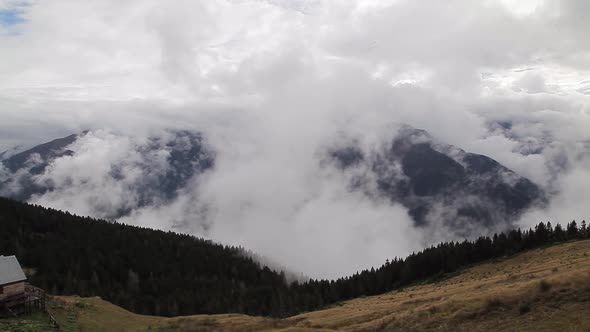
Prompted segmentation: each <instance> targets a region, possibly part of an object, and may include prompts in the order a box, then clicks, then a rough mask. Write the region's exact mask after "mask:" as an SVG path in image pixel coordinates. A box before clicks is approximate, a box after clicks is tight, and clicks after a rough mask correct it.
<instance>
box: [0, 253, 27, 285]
mask: <svg viewBox="0 0 590 332" xmlns="http://www.w3.org/2000/svg"><path fill="white" fill-rule="evenodd" d="M23 280H27V277H26V276H25V273H24V272H23V269H22V268H21V267H20V264H19V263H18V260H17V259H16V257H15V256H0V285H5V284H10V283H13V282H18V281H23Z"/></svg>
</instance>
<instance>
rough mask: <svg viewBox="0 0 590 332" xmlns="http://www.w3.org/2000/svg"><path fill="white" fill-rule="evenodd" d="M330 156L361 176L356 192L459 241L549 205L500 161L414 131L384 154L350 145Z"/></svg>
mask: <svg viewBox="0 0 590 332" xmlns="http://www.w3.org/2000/svg"><path fill="white" fill-rule="evenodd" d="M330 156H331V158H332V159H333V160H334V161H335V163H336V165H337V166H338V168H340V169H342V170H353V171H354V170H355V169H356V170H361V172H356V173H354V172H353V174H355V176H354V177H353V180H352V183H351V186H352V188H353V189H356V190H366V189H367V187H371V188H372V187H376V188H377V191H378V195H380V196H384V197H387V198H388V199H390V200H391V201H392V202H396V203H400V204H402V205H403V206H405V207H406V208H407V209H408V210H409V213H410V215H411V217H412V218H413V219H414V221H415V223H416V224H417V225H418V226H426V225H428V224H432V223H442V224H444V225H445V226H447V227H448V228H449V229H450V230H453V231H457V232H458V233H459V234H460V235H467V234H469V233H471V232H472V231H473V230H474V229H476V230H477V229H478V228H488V229H490V228H491V229H493V228H502V227H506V226H510V225H511V223H512V222H513V221H514V220H516V219H517V218H518V217H519V216H520V215H521V214H522V213H523V212H524V211H526V209H527V208H529V207H531V206H533V205H535V204H543V203H544V201H545V195H544V193H543V191H542V189H541V188H539V187H538V186H537V185H535V184H534V183H533V182H531V181H530V180H528V179H526V178H525V177H522V176H520V175H518V174H516V173H515V172H513V171H512V170H510V169H508V168H507V167H505V166H503V165H501V164H500V163H498V162H497V161H495V160H493V159H491V158H489V157H487V156H484V155H479V154H474V153H468V152H465V151H463V150H461V149H459V148H457V147H455V146H452V145H448V144H444V143H441V142H437V141H436V140H435V139H433V138H432V136H430V135H429V134H428V133H427V132H426V131H424V130H419V129H415V128H412V127H409V126H403V127H402V128H401V129H400V130H399V132H398V133H397V135H396V136H395V137H394V138H393V140H392V141H391V142H390V143H389V144H386V145H385V147H384V148H382V149H380V150H375V151H371V152H369V153H367V152H364V151H362V150H361V148H360V147H358V146H355V145H349V146H345V147H341V148H338V149H333V150H332V151H330Z"/></svg>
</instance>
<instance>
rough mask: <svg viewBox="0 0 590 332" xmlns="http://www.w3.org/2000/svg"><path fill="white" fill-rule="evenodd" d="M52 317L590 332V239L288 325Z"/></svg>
mask: <svg viewBox="0 0 590 332" xmlns="http://www.w3.org/2000/svg"><path fill="white" fill-rule="evenodd" d="M51 311H52V313H53V314H54V315H55V316H56V318H57V319H58V321H60V323H61V324H62V331H89V332H92V331H159V332H172V331H178V332H189V331H190V332H197V331H236V332H238V331H239V332H242V331H316V332H318V331H495V332H500V331H536V332H541V331H560V332H565V331H590V241H577V242H569V243H565V244H561V245H556V246H552V247H548V248H543V249H535V250H532V251H529V252H525V253H522V254H519V255H517V256H513V257H510V258H505V259H501V260H497V261H493V262H488V263H484V264H481V265H477V266H474V267H471V268H468V269H465V270H464V271H462V272H461V273H458V274H456V275H454V276H449V277H448V278H447V279H445V280H442V281H438V282H436V283H426V284H421V285H415V286H412V287H407V288H404V289H401V290H398V291H394V292H391V293H387V294H383V295H379V296H371V297H364V298H359V299H355V300H351V301H346V302H343V303H339V304H336V305H333V306H331V307H329V308H326V309H323V310H318V311H314V312H309V313H304V314H301V315H297V316H293V317H289V318H286V319H270V318H263V317H250V316H246V315H238V314H230V315H196V316H186V317H175V318H164V317H153V316H142V315H136V314H133V313H130V312H128V311H126V310H124V309H122V308H119V307H117V306H114V305H112V304H110V303H108V302H106V301H103V300H101V299H100V298H77V297H55V298H54V299H53V300H52V302H51Z"/></svg>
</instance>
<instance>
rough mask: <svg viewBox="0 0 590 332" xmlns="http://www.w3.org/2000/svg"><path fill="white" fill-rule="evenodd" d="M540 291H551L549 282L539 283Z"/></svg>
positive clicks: (542, 281)
mask: <svg viewBox="0 0 590 332" xmlns="http://www.w3.org/2000/svg"><path fill="white" fill-rule="evenodd" d="M539 289H540V290H541V292H547V291H549V290H550V289H551V284H550V283H549V282H548V281H547V280H541V282H539Z"/></svg>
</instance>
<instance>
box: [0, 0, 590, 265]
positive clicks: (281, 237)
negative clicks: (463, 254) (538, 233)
mask: <svg viewBox="0 0 590 332" xmlns="http://www.w3.org/2000/svg"><path fill="white" fill-rule="evenodd" d="M588 13H590V3H589V2H587V1H585V0H561V1H543V0H526V1H525V0H501V1H491V0H482V1H471V0H462V1H460V0H450V1H444V2H443V1H425V0H412V1H410V0H383V1H378V0H362V1H348V0H342V1H322V0H210V1H174V2H161V1H151V0H142V1H139V0H130V1H125V2H121V1H110V0H100V1H98V0H96V1H94V0H86V1H73V0H71V1H68V0H54V1H11V0H0V119H1V121H0V151H2V150H6V149H10V148H12V147H14V146H20V147H21V148H22V147H30V146H33V145H35V144H38V143H41V142H44V141H47V140H50V139H54V138H57V137H62V136H66V135H69V134H71V133H79V132H81V131H83V130H90V131H91V135H89V136H88V137H86V138H85V139H84V140H83V141H80V142H77V143H76V144H77V145H76V146H75V147H74V148H75V149H76V152H77V153H78V155H77V157H75V158H70V159H67V160H63V161H62V162H61V163H59V164H58V165H56V166H55V167H53V168H51V169H50V171H49V172H48V173H47V174H45V175H44V177H45V178H44V179H45V180H46V181H53V183H58V184H59V183H62V184H63V186H64V188H63V190H60V191H58V192H57V193H54V194H52V195H46V196H42V197H36V198H35V202H39V203H42V204H45V205H49V206H54V207H58V208H63V209H68V210H72V211H74V212H77V213H81V214H95V213H97V208H96V204H94V203H95V202H101V204H104V205H108V206H125V204H128V201H126V199H128V195H127V194H126V191H125V190H126V189H125V185H124V184H122V183H115V182H113V181H112V179H108V178H107V177H106V176H105V174H107V173H108V170H109V165H112V164H113V163H115V162H117V161H121V160H125V161H130V162H128V163H127V164H126V165H129V173H128V174H130V175H129V178H138V177H140V176H141V174H142V173H137V172H138V171H137V168H134V167H135V166H136V165H138V164H141V165H144V164H145V161H143V160H141V157H140V156H138V155H137V154H136V153H135V152H134V151H136V150H137V147H141V146H143V145H144V144H146V143H145V137H148V136H153V135H164V134H163V133H164V132H165V131H166V130H169V129H188V130H195V131H199V132H202V133H203V134H204V135H205V136H206V137H207V142H208V144H210V146H211V149H212V150H214V151H216V166H215V169H214V170H213V171H212V172H210V173H209V174H207V176H205V177H202V178H200V179H199V180H198V181H197V180H195V183H194V184H191V185H190V186H189V188H188V189H187V190H186V192H185V193H183V195H181V196H180V197H179V198H178V199H177V200H176V201H174V202H172V203H171V204H168V205H165V206H157V207H152V208H145V209H140V210H136V211H135V212H134V214H133V215H131V216H129V217H127V218H126V219H125V220H124V221H125V222H128V223H132V224H141V225H146V226H150V227H156V228H162V229H170V228H174V227H178V225H182V227H183V230H184V231H187V232H191V233H192V234H195V235H199V236H206V237H209V238H213V239H215V240H218V241H221V242H223V243H232V244H241V245H244V246H245V247H246V248H249V249H252V250H254V251H256V252H258V253H260V254H261V255H264V256H268V257H269V258H270V259H272V260H276V261H279V262H280V263H281V264H284V265H286V266H288V267H290V268H292V269H293V270H296V271H301V272H303V273H305V274H307V275H310V276H321V277H335V276H340V275H343V274H349V273H353V272H355V271H356V270H358V269H361V268H366V267H369V266H372V265H379V264H381V263H382V262H383V261H384V260H385V259H386V258H391V257H393V256H404V255H406V254H408V253H411V252H412V251H414V250H419V249H420V248H421V247H423V246H424V245H425V243H426V242H425V240H424V238H423V235H422V234H420V232H419V231H418V230H416V229H415V228H413V227H412V222H411V220H410V218H409V217H408V215H407V211H406V210H405V209H404V208H403V207H401V206H398V205H392V204H390V203H388V202H382V201H378V200H371V199H368V198H367V197H365V196H362V195H358V193H353V192H350V191H349V190H347V187H346V181H343V180H342V179H341V178H340V177H342V176H346V175H338V174H335V173H334V172H327V171H326V170H325V169H323V168H322V167H319V166H318V165H319V164H321V162H320V161H321V158H322V157H321V152H322V151H325V150H326V149H327V148H329V147H330V146H334V145H337V144H338V142H339V140H341V139H342V137H346V138H351V137H352V138H355V139H360V140H361V141H362V142H363V144H365V146H374V145H376V144H379V143H380V142H383V141H384V140H387V139H391V137H392V135H393V133H392V128H394V127H395V126H396V125H398V124H402V123H403V124H409V125H412V126H414V127H417V128H421V129H425V130H427V131H428V132H429V133H431V134H432V135H433V136H434V137H435V138H436V139H438V140H440V141H441V142H445V143H448V144H453V145H456V146H458V147H460V148H462V149H465V150H466V151H470V152H475V153H480V154H485V155H488V156H490V157H492V158H494V159H496V160H498V161H499V162H500V163H502V164H503V165H505V166H507V167H509V168H511V169H513V170H514V171H516V172H517V173H519V174H521V175H523V176H526V177H528V178H529V179H531V180H532V181H534V182H535V183H537V184H538V185H540V186H541V187H543V188H544V189H545V190H547V191H548V192H551V193H552V195H553V196H552V199H551V202H550V204H549V206H546V207H544V208H538V209H533V210H531V211H529V213H527V214H526V215H524V216H523V217H522V220H520V224H521V225H522V226H523V227H528V226H530V225H532V224H534V223H535V222H538V221H540V220H553V221H561V222H567V221H569V220H571V219H578V220H581V219H584V218H586V219H588V218H589V217H588V216H590V211H588V210H589V209H588V207H587V204H586V203H585V202H586V201H587V197H588V195H590V189H589V188H590V158H589V157H590V150H589V149H590V130H589V129H590V106H589V105H590V39H588V38H587V31H590V21H589V20H587V16H588ZM502 123H504V124H506V123H510V126H509V128H507V127H506V126H501V125H499V124H502ZM98 156H100V157H98ZM156 160H157V159H156ZM149 165H152V166H153V165H158V163H157V162H155V161H150V163H149ZM153 167H156V166H153ZM133 176H135V177H133ZM72 181H74V182H75V183H80V186H79V187H78V188H77V189H76V188H73V189H72V188H65V187H66V184H68V183H72ZM76 181H77V182H76ZM66 189H67V190H66ZM93 202H94V203H93ZM203 202H207V204H205V203H203ZM93 204H94V205H93ZM204 206H207V207H208V209H209V210H208V212H207V214H206V216H205V217H204V216H203V209H205V208H204ZM199 218H201V219H202V218H205V219H206V221H205V224H206V225H207V227H205V228H203V227H202V225H203V222H199V223H191V220H194V219H199ZM392 220H395V222H392ZM367 225H370V227H369V226H367ZM445 239H447V235H446V234H445V233H444V232H441V233H440V234H438V235H436V236H435V237H434V238H432V237H431V238H430V241H432V240H445ZM312 258H313V259H312Z"/></svg>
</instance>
